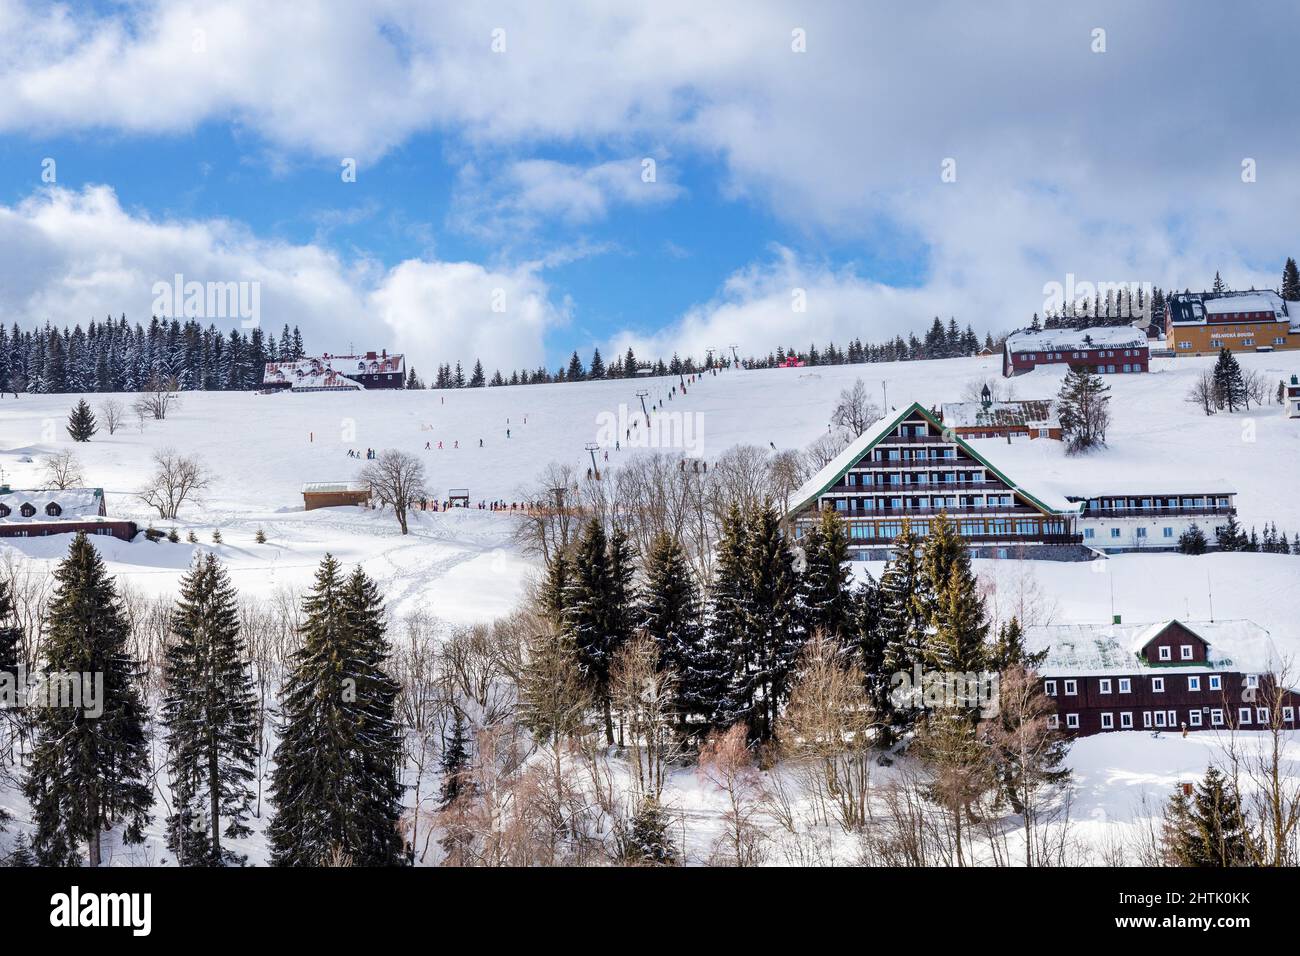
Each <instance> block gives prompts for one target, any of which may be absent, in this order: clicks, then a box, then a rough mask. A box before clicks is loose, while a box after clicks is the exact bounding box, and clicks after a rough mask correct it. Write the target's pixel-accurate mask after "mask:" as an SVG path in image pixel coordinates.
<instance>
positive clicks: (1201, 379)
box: [1187, 369, 1218, 415]
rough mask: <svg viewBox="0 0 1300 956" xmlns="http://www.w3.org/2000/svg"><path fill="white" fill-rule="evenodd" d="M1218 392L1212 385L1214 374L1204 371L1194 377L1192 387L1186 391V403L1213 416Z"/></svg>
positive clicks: (1207, 370)
mask: <svg viewBox="0 0 1300 956" xmlns="http://www.w3.org/2000/svg"><path fill="white" fill-rule="evenodd" d="M1217 395H1218V390H1217V389H1216V387H1215V384H1214V373H1213V372H1211V371H1210V370H1209V369H1206V370H1205V371H1204V372H1202V373H1201V374H1200V375H1198V376H1197V377H1196V380H1195V381H1193V382H1192V387H1191V388H1190V389H1188V391H1187V401H1188V402H1190V403H1192V404H1193V405H1199V406H1201V410H1202V411H1203V412H1205V414H1207V415H1213V414H1214V410H1215V408H1216V407H1217V404H1218V399H1217Z"/></svg>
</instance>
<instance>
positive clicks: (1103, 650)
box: [1025, 620, 1298, 736]
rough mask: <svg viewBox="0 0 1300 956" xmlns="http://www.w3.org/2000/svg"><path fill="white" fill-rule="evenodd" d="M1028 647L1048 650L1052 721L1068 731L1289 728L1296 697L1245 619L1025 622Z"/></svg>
mask: <svg viewBox="0 0 1300 956" xmlns="http://www.w3.org/2000/svg"><path fill="white" fill-rule="evenodd" d="M1025 645H1026V647H1027V648H1028V649H1029V650H1031V651H1044V650H1045V651H1046V652H1047V657H1046V658H1045V660H1044V661H1043V663H1042V664H1041V665H1040V666H1039V668H1038V672H1039V675H1040V677H1041V679H1042V682H1043V692H1044V693H1045V694H1046V695H1047V697H1048V699H1050V700H1051V701H1052V702H1053V703H1054V704H1055V705H1056V715H1055V717H1054V718H1050V719H1051V720H1052V722H1053V726H1057V727H1059V728H1060V729H1061V730H1063V731H1065V732H1066V733H1069V734H1076V735H1078V736H1087V735H1089V734H1098V733H1106V732H1109V731H1113V730H1142V731H1147V732H1148V733H1149V732H1152V731H1158V730H1169V731H1173V732H1178V733H1181V732H1182V731H1183V730H1184V729H1185V730H1187V731H1193V730H1218V731H1223V730H1227V729H1229V728H1233V729H1238V730H1266V729H1269V728H1270V727H1271V726H1273V725H1274V724H1275V723H1276V724H1278V725H1280V726H1282V727H1284V728H1294V727H1295V726H1296V706H1297V703H1298V701H1297V699H1296V696H1295V694H1294V693H1293V691H1292V690H1290V689H1280V690H1279V689H1278V685H1277V677H1276V675H1277V672H1278V669H1279V668H1280V667H1281V666H1282V664H1283V661H1282V658H1281V657H1280V656H1279V654H1278V653H1277V650H1276V648H1275V647H1274V645H1273V641H1272V639H1271V637H1270V635H1269V633H1268V631H1266V630H1265V629H1264V628H1262V627H1260V626H1259V625H1258V624H1255V623H1253V622H1252V621H1243V620H1238V621H1188V622H1182V621H1174V620H1168V621H1158V622H1156V623H1153V624H1120V623H1115V624H1061V625H1043V626H1037V627H1029V628H1026V629H1025Z"/></svg>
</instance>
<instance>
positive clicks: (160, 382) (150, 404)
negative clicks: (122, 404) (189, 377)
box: [131, 375, 180, 422]
mask: <svg viewBox="0 0 1300 956" xmlns="http://www.w3.org/2000/svg"><path fill="white" fill-rule="evenodd" d="M179 388H180V385H179V383H178V382H177V381H176V378H175V376H162V375H155V376H153V377H152V378H151V379H149V382H148V384H147V385H145V387H144V390H143V391H142V392H140V394H139V395H138V396H136V399H135V401H134V402H132V403H131V409H132V411H134V412H135V413H136V415H137V416H138V417H139V418H140V419H141V421H142V422H143V420H144V419H145V418H152V419H154V420H155V421H162V420H163V419H165V418H166V417H167V413H168V412H169V411H170V410H171V409H172V408H173V407H175V406H176V405H178V404H179V403H180V396H179V395H178V394H177V391H178V389H179Z"/></svg>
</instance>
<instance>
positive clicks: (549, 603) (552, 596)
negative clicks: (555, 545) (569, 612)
mask: <svg viewBox="0 0 1300 956" xmlns="http://www.w3.org/2000/svg"><path fill="white" fill-rule="evenodd" d="M572 573H573V563H572V562H571V561H570V560H569V558H568V556H567V555H566V554H565V553H564V552H563V551H561V550H557V551H556V552H555V553H554V554H552V555H551V560H550V561H548V562H547V564H546V577H545V578H543V579H542V583H541V586H540V587H539V588H538V593H537V598H538V603H539V604H540V606H541V609H542V612H543V613H544V614H545V615H546V617H547V618H548V619H549V620H550V622H551V623H552V624H554V625H555V626H556V627H562V626H563V625H564V622H565V608H566V606H567V605H566V603H565V602H566V601H567V600H568V598H567V597H566V594H567V589H568V587H569V579H570V577H571V576H572Z"/></svg>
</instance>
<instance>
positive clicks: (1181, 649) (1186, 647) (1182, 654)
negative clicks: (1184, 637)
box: [1178, 644, 1192, 661]
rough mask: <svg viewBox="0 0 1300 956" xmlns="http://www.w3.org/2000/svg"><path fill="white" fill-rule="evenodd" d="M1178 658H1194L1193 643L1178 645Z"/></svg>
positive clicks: (1186, 659) (1187, 659) (1188, 659)
mask: <svg viewBox="0 0 1300 956" xmlns="http://www.w3.org/2000/svg"><path fill="white" fill-rule="evenodd" d="M1178 659H1179V660H1183V661H1190V660H1191V659H1192V645H1190V644H1179V645H1178Z"/></svg>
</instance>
